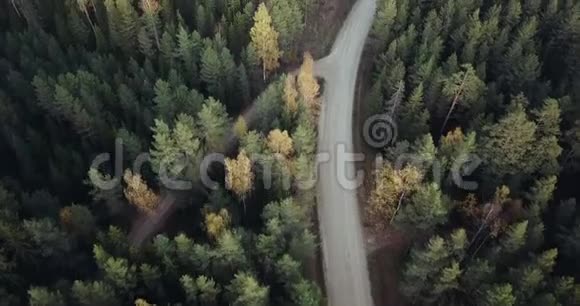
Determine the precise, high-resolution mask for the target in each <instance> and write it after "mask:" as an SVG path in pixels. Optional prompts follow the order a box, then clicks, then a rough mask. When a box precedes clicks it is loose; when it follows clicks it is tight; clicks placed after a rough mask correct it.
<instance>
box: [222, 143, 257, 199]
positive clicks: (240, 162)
mask: <svg viewBox="0 0 580 306" xmlns="http://www.w3.org/2000/svg"><path fill="white" fill-rule="evenodd" d="M225 165H226V188H227V189H228V190H231V191H233V192H234V193H235V194H236V195H237V196H238V197H239V198H240V199H242V200H244V199H245V197H246V195H247V194H248V193H249V192H250V190H251V189H252V186H253V183H254V173H253V172H252V161H251V160H250V158H248V155H247V154H246V151H244V150H241V151H240V153H239V154H238V157H237V158H236V159H230V158H226V159H225Z"/></svg>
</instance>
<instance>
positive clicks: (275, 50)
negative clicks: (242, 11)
mask: <svg viewBox="0 0 580 306" xmlns="http://www.w3.org/2000/svg"><path fill="white" fill-rule="evenodd" d="M250 37H251V39H252V42H251V44H252V47H254V49H255V50H256V53H257V54H258V57H259V58H260V60H261V61H262V74H263V78H264V81H265V80H266V72H270V71H273V70H275V69H276V68H278V67H279V66H280V63H279V62H278V60H279V59H280V56H281V55H282V52H281V51H280V47H279V46H278V32H276V30H275V29H274V27H273V26H272V17H271V16H270V13H269V12H268V8H267V7H266V5H265V4H264V3H261V4H260V6H259V7H258V10H256V13H255V14H254V26H253V27H252V28H251V29H250Z"/></svg>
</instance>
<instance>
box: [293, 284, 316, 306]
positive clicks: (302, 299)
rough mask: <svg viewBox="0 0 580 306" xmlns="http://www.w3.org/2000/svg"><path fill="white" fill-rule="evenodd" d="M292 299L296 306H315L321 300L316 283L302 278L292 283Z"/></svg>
mask: <svg viewBox="0 0 580 306" xmlns="http://www.w3.org/2000/svg"><path fill="white" fill-rule="evenodd" d="M291 292H292V293H291V296H292V301H293V302H294V304H295V305H297V306H316V305H320V303H321V302H322V293H321V292H320V289H319V288H318V287H317V286H316V284H314V283H312V282H309V281H307V280H302V281H300V282H298V283H296V284H293V285H292V291H291Z"/></svg>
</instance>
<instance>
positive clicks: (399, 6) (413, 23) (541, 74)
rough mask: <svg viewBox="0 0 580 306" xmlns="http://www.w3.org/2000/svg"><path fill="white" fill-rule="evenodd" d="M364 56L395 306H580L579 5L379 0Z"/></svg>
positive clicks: (379, 218)
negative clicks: (380, 130)
mask: <svg viewBox="0 0 580 306" xmlns="http://www.w3.org/2000/svg"><path fill="white" fill-rule="evenodd" d="M368 49H369V52H370V53H372V57H373V60H372V67H373V69H372V76H370V77H369V80H370V84H369V85H368V88H369V90H368V92H367V93H366V98H365V105H366V111H367V113H368V114H380V113H384V112H387V113H389V114H390V115H391V116H392V119H393V122H394V123H395V124H396V129H397V132H398V138H397V140H396V141H394V142H393V143H390V144H387V145H386V146H385V147H384V148H380V152H381V154H382V156H383V158H384V163H383V164H382V165H381V166H379V167H377V168H376V169H374V184H373V187H372V188H371V189H372V190H371V191H370V193H369V195H368V201H367V203H365V205H364V219H365V220H364V222H365V224H366V226H368V227H370V228H372V229H373V230H374V231H375V233H385V232H389V233H397V235H399V236H401V237H402V239H401V240H402V242H400V243H399V245H396V246H394V247H391V248H392V249H394V250H396V251H395V253H397V255H396V256H398V257H399V260H400V261H399V262H400V269H399V271H396V272H395V273H398V275H397V281H396V283H397V289H398V292H399V293H400V295H401V300H402V301H404V302H403V303H402V304H405V305H486V306H511V305H542V306H548V305H550V306H552V305H554V306H555V305H562V306H564V305H580V283H579V282H578V281H579V280H578V277H580V266H579V265H578V258H579V257H580V244H579V241H580V209H578V204H577V203H576V202H577V197H578V196H580V194H579V193H578V179H579V176H578V163H579V162H580V154H579V153H580V152H579V148H580V147H579V145H580V138H579V135H580V117H579V114H580V113H579V111H580V100H579V99H580V86H579V85H580V2H578V1H576V0H506V1H495V0H462V1H455V0H433V1H417V0H380V1H378V11H377V14H376V19H375V23H374V25H373V28H372V31H371V37H370V39H369V47H368ZM474 161H476V163H473V162H474ZM458 177H459V178H462V179H458ZM466 182H469V183H470V184H471V185H468V184H466ZM474 183H475V185H474ZM379 260H383V261H386V260H390V259H388V258H387V257H386V256H385V257H383V258H382V259H379Z"/></svg>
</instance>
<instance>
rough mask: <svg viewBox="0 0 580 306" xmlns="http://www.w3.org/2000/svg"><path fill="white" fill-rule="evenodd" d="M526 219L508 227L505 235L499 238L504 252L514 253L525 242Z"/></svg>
mask: <svg viewBox="0 0 580 306" xmlns="http://www.w3.org/2000/svg"><path fill="white" fill-rule="evenodd" d="M527 228H528V221H522V222H519V223H516V224H514V225H512V226H510V228H509V229H508V232H507V233H506V236H505V237H503V239H502V240H501V247H502V251H503V252H505V253H506V254H515V253H516V252H518V251H519V250H520V249H521V248H522V247H523V246H524V244H525V242H526V233H527Z"/></svg>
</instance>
